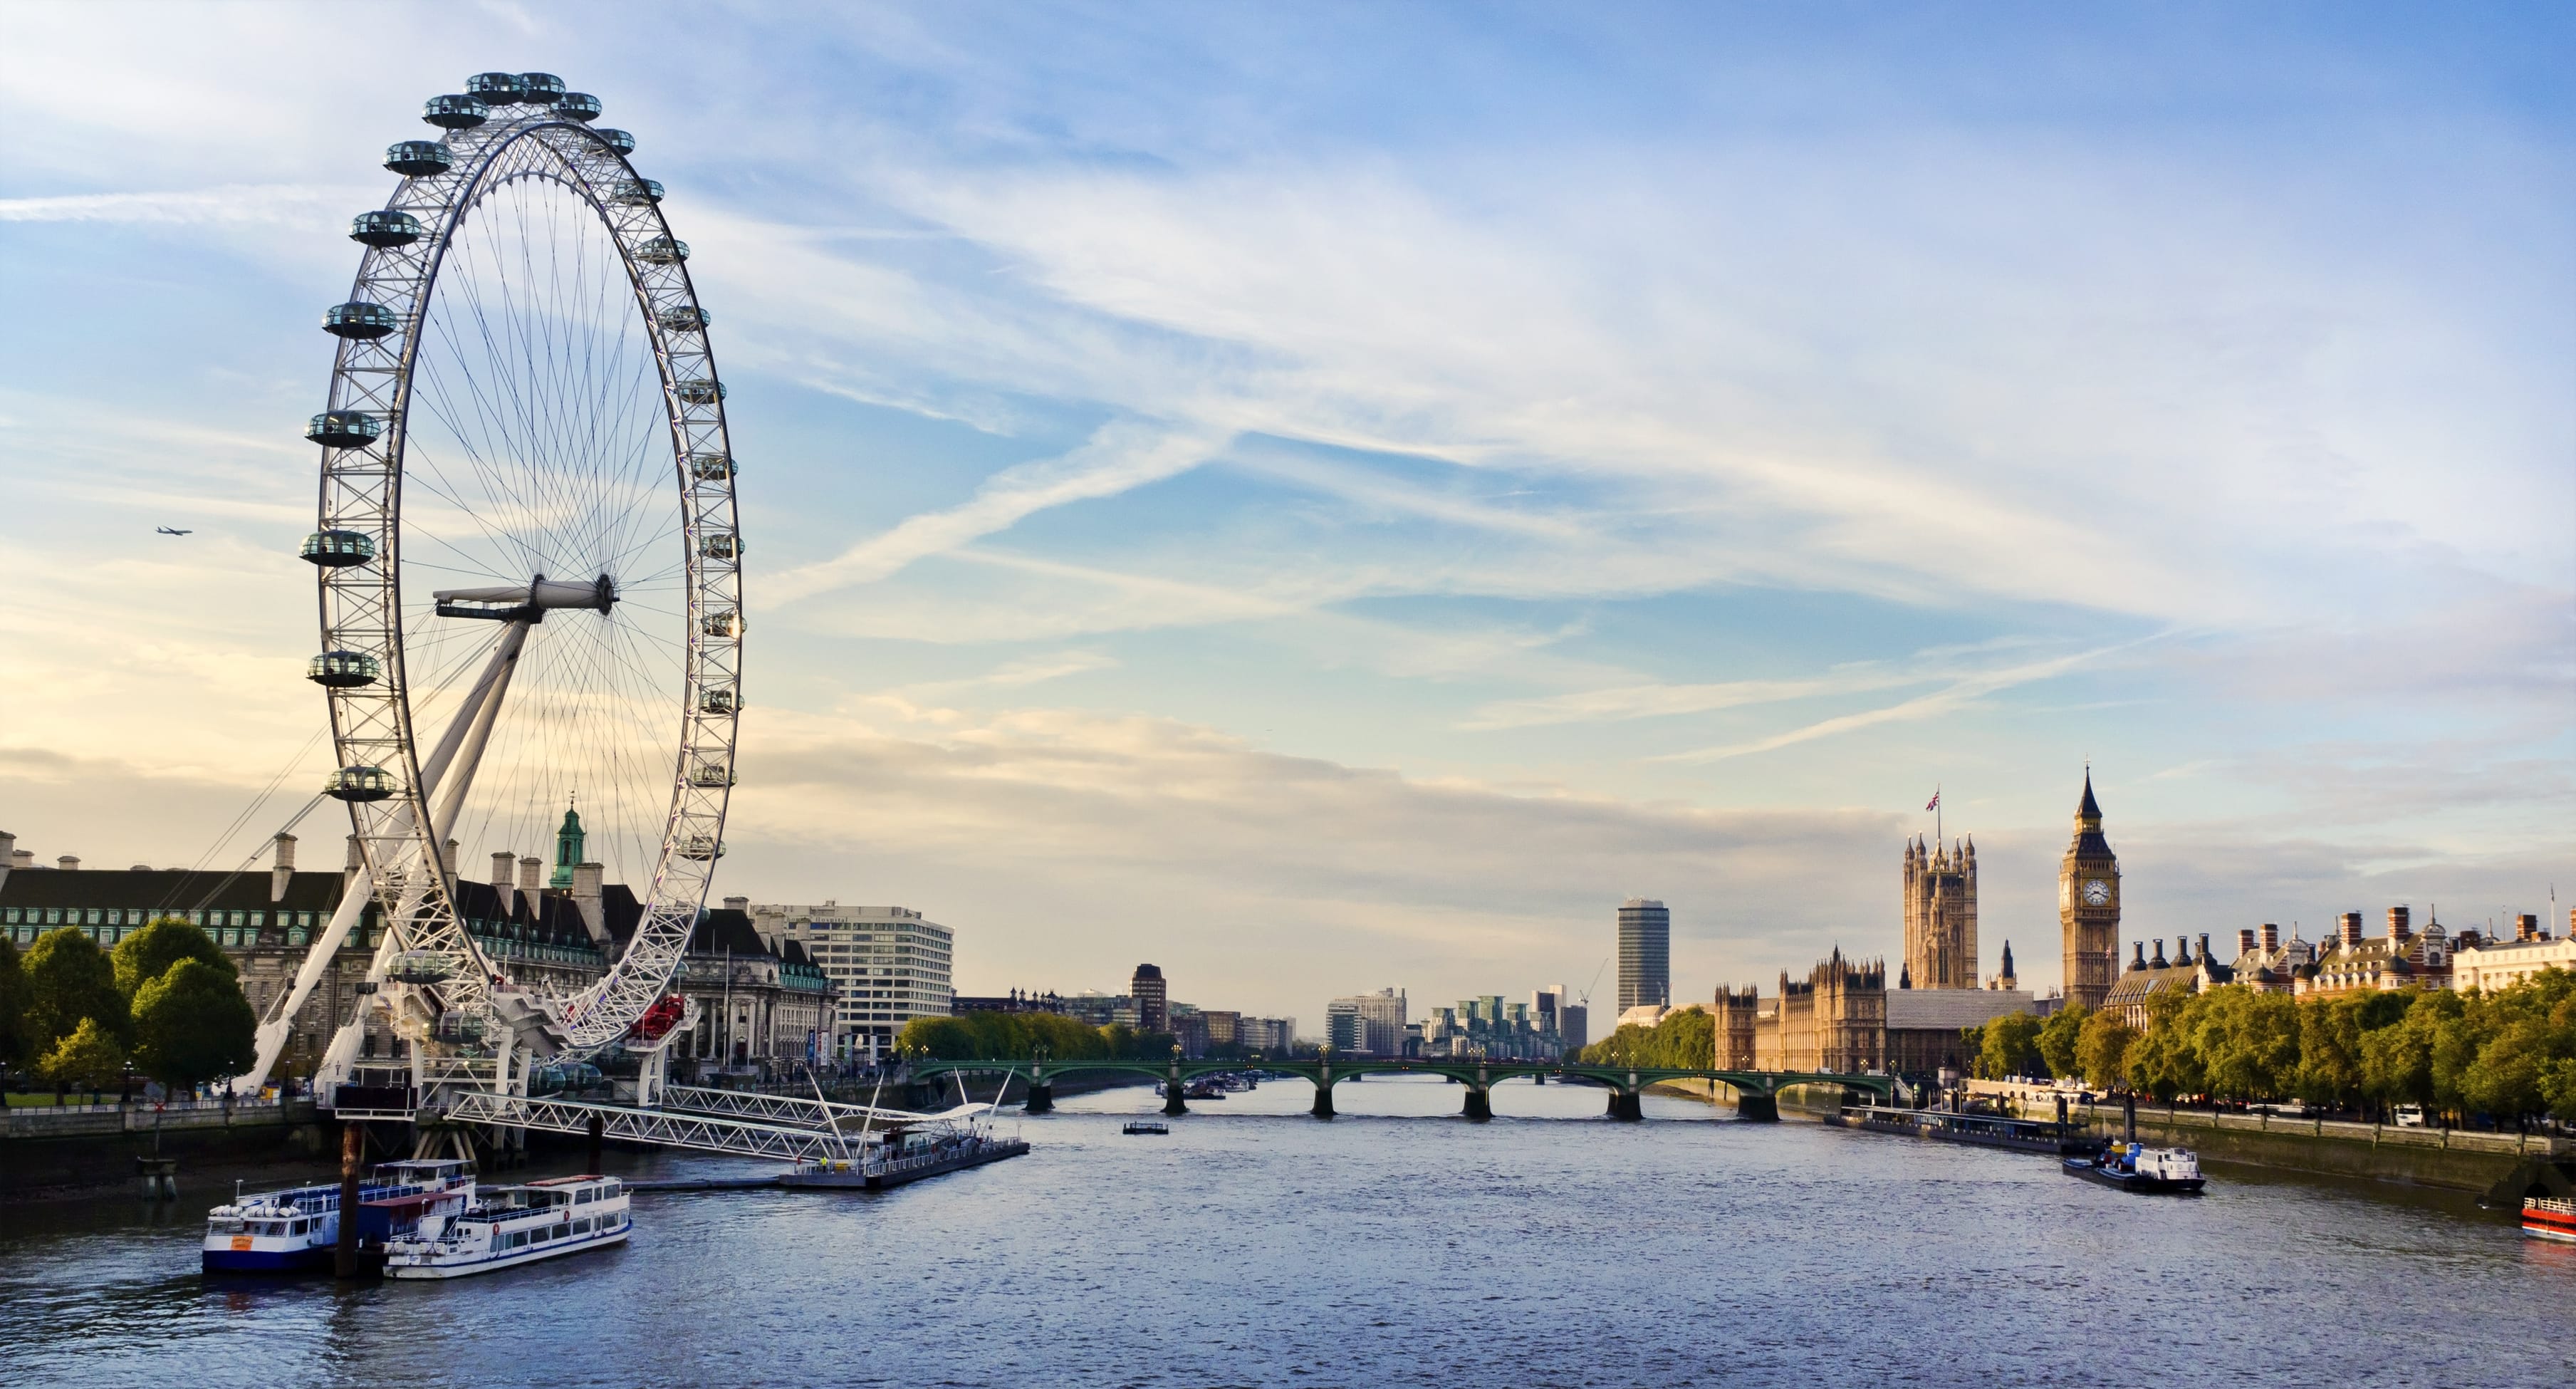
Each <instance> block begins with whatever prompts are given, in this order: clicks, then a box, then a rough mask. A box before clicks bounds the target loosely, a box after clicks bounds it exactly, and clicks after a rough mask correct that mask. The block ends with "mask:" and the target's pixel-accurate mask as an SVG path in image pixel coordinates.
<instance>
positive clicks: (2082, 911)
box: [2057, 767, 2120, 1009]
mask: <svg viewBox="0 0 2576 1389" xmlns="http://www.w3.org/2000/svg"><path fill="white" fill-rule="evenodd" d="M2057 920H2058V923H2059V925H2060V926H2062V927H2063V928H2064V930H2065V937H2066V1001H2067V1002H2068V1003H2069V1004H2075V1003H2081V1004H2083V1005H2084V1006H2085V1007H2086V1008H2088V1009H2099V1008H2100V1007H2101V1006H2102V1000H2103V999H2104V998H2105V997H2107V996H2108V995H2109V994H2110V992H2111V981H2112V980H2113V979H2116V978H2118V977H2119V972H2120V860H2119V859H2118V858H2117V857H2116V856H2114V855H2113V854H2112V852H2111V843H2110V841H2109V840H2106V839H2104V838H2103V837H2102V807H2101V806H2099V805H2096V804H2094V802H2093V769H2092V768H2091V767H2087V768H2085V769H2084V800H2083V803H2082V804H2080V805H2078V806H2076V807H2075V841H2074V842H2073V843H2071V844H2069V845H2067V846H2066V857H2065V859H2064V860H2063V861H2061V862H2060V863H2059V864H2058V868H2057Z"/></svg>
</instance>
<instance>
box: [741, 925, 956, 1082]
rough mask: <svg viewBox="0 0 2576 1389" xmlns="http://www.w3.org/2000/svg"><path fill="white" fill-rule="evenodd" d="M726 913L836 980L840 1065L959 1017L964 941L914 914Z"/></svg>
mask: <svg viewBox="0 0 2576 1389" xmlns="http://www.w3.org/2000/svg"><path fill="white" fill-rule="evenodd" d="M725 905H727V906H736V905H739V906H741V907H743V908H744V909H745V910H746V911H747V912H748V913H749V915H750V917H751V922H752V925H753V927H754V928H755V929H756V930H757V931H758V932H759V934H760V938H761V939H762V940H763V941H766V942H768V943H769V944H770V945H771V947H772V948H782V947H783V945H784V944H785V943H786V942H789V941H793V942H796V943H797V944H798V945H799V946H801V947H802V948H803V949H804V951H805V953H806V955H807V956H808V957H809V958H811V959H812V960H813V961H814V963H815V964H816V965H818V966H820V967H821V969H822V971H823V973H824V976H825V977H826V978H828V979H830V980H831V982H832V989H833V993H834V994H835V995H836V997H835V1000H834V1003H833V1014H834V1016H833V1018H832V1019H831V1032H832V1049H831V1051H832V1055H833V1056H834V1057H836V1058H839V1059H844V1060H849V1059H866V1058H870V1057H876V1056H882V1055H884V1054H885V1053H886V1051H887V1050H888V1049H890V1048H891V1047H893V1045H894V1039H895V1038H896V1036H898V1035H899V1034H901V1033H902V1031H903V1027H904V1024H905V1023H908V1022H911V1021H912V1020H913V1019H914V1018H944V1017H947V1016H949V1015H950V1014H951V1013H953V1012H954V1011H955V1001H956V990H955V988H954V987H953V985H952V984H951V982H950V981H951V978H952V975H953V966H954V963H955V946H956V933H955V932H953V931H951V930H949V929H948V928H947V927H945V926H942V925H940V924H939V923H938V922H935V921H931V920H928V919H926V918H924V917H923V916H922V914H921V913H919V912H917V911H914V910H913V909H912V908H910V907H892V906H887V907H865V906H850V907H845V906H842V905H841V904H840V903H839V902H837V901H825V902H822V903H820V904H818V905H812V906H790V905H778V904H768V905H758V906H754V905H752V904H750V903H748V902H746V901H745V900H744V899H742V898H738V897H737V898H729V899H727V901H726V903H725Z"/></svg>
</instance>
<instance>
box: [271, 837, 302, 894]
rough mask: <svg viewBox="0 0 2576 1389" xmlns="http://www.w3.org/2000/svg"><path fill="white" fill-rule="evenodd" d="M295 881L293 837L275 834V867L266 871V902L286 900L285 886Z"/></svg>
mask: <svg viewBox="0 0 2576 1389" xmlns="http://www.w3.org/2000/svg"><path fill="white" fill-rule="evenodd" d="M294 881H295V836H294V835H291V834H288V833H287V832H286V831H284V830H279V831H278V832H277V866H276V867H274V868H271V869H269V870H268V900H270V901H272V902H283V901H285V900H286V889H287V885H288V884H290V883H293V882H294Z"/></svg>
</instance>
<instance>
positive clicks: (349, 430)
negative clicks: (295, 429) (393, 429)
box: [304, 410, 385, 449]
mask: <svg viewBox="0 0 2576 1389" xmlns="http://www.w3.org/2000/svg"><path fill="white" fill-rule="evenodd" d="M384 432H385V422H384V421H383V420H380V419H377V418H376V417H375V416H373V415H370V414H368V413H367V412H365V411H363V410H325V411H323V412H322V413H321V414H318V415H315V416H314V417H313V422H312V423H311V424H308V425H306V426H305V427H304V437H305V438H307V439H310V440H312V441H313V442H315V443H317V444H320V445H322V446H323V447H324V448H334V449H359V448H365V447H366V446H367V445H369V444H372V443H374V442H375V441H376V440H377V439H378V438H380V437H382V436H383V434H384Z"/></svg>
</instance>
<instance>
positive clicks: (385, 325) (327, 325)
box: [322, 299, 402, 338]
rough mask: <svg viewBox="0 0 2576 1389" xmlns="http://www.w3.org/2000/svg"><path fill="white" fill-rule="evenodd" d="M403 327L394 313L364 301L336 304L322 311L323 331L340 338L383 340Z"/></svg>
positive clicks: (380, 305) (382, 306)
mask: <svg viewBox="0 0 2576 1389" xmlns="http://www.w3.org/2000/svg"><path fill="white" fill-rule="evenodd" d="M401 326H402V320H401V319H399V318H396V317H394V311H393V310H391V309H388V308H386V307H385V306H384V305H382V304H370V303H368V302H366V301H365V300H363V299H355V300H351V301H350V302H348V303H346V304H335V305H333V306H332V307H330V308H328V309H325V310H323V311H322V331H324V332H326V333H329V334H331V335H332V336H333V337H340V338H381V337H383V336H384V335H385V334H387V333H390V332H392V331H393V330H395V329H396V328H399V327H401Z"/></svg>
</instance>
